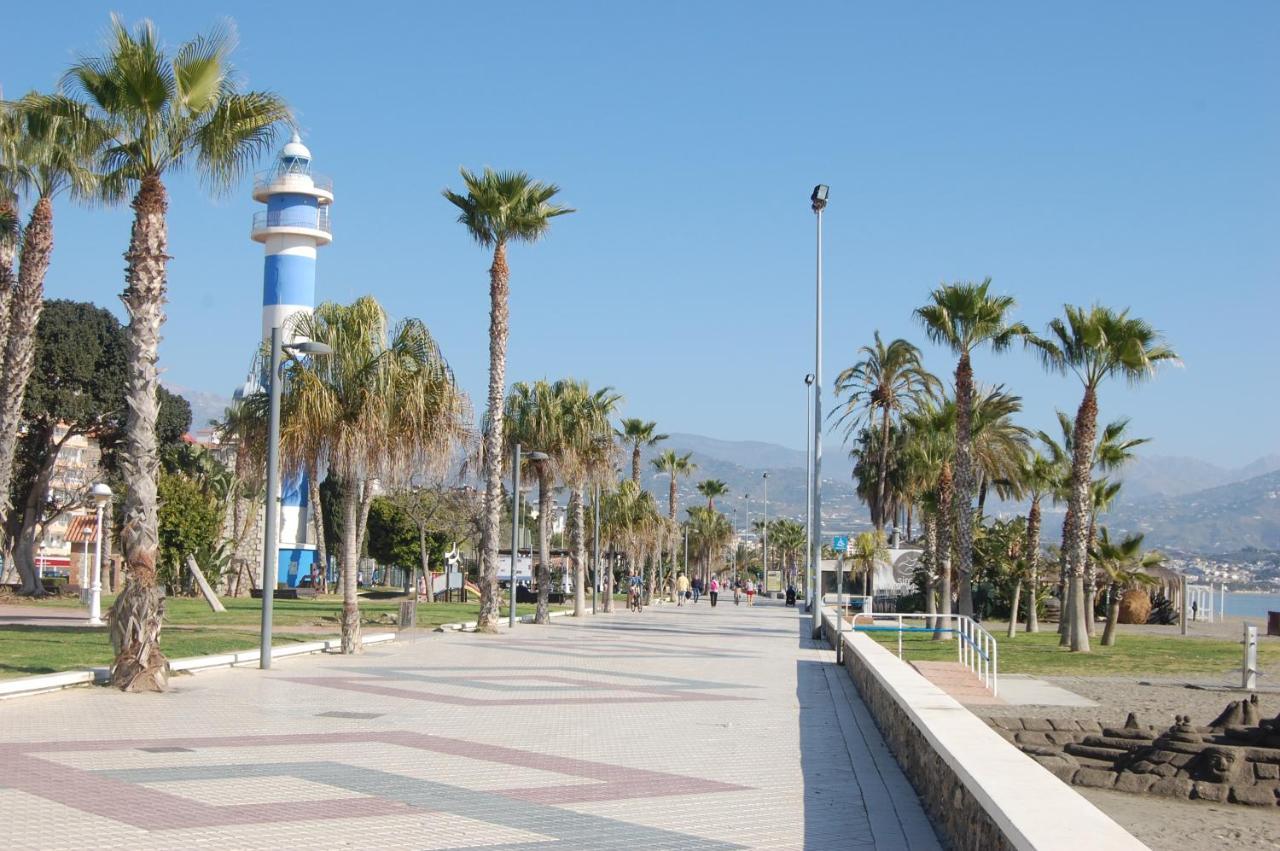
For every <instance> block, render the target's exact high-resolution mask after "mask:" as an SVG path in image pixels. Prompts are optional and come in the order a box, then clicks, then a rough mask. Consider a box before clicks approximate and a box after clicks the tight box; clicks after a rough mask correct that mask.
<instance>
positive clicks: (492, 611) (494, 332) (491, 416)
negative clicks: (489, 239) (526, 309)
mask: <svg viewBox="0 0 1280 851" xmlns="http://www.w3.org/2000/svg"><path fill="white" fill-rule="evenodd" d="M510 277H511V271H510V269H508V268H507V246H506V244H505V243H502V242H499V243H498V244H497V245H496V246H494V249H493V265H492V266H491V267H490V268H489V410H488V423H489V428H488V431H486V432H485V434H484V531H483V532H482V534H481V538H480V547H481V553H480V556H481V557H480V577H479V579H480V583H479V584H480V614H479V616H478V617H477V623H476V631H477V632H497V631H498V525H499V522H500V519H501V516H502V414H503V410H502V407H503V397H504V394H505V390H506V380H507V335H508V333H509V321H510V307H509V306H508V304H507V298H508V294H509V292H510ZM511 593H513V594H514V593H515V589H514V588H512V591H511Z"/></svg>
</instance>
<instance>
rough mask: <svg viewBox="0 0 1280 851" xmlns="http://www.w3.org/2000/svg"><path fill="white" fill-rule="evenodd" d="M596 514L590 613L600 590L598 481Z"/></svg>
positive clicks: (594, 607)
mask: <svg viewBox="0 0 1280 851" xmlns="http://www.w3.org/2000/svg"><path fill="white" fill-rule="evenodd" d="M593 508H594V511H595V515H596V522H595V526H594V527H592V529H591V532H592V537H593V538H594V539H595V541H594V543H593V544H592V549H593V550H594V551H595V552H594V556H593V558H592V561H591V566H592V569H591V614H593V615H594V614H595V613H596V597H597V595H598V594H599V592H600V483H599V482H596V499H595V505H594V507H593Z"/></svg>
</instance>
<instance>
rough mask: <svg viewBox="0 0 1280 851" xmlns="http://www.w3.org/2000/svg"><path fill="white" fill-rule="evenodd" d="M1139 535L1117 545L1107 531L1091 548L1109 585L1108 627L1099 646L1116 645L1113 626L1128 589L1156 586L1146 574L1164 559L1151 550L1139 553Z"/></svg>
mask: <svg viewBox="0 0 1280 851" xmlns="http://www.w3.org/2000/svg"><path fill="white" fill-rule="evenodd" d="M1142 539H1143V536H1142V535H1129V536H1127V537H1125V538H1124V539H1123V540H1121V541H1119V542H1116V541H1112V540H1111V533H1110V532H1109V531H1108V530H1107V527H1105V526H1104V527H1102V529H1101V530H1099V532H1098V540H1097V542H1096V543H1094V544H1093V545H1092V546H1091V547H1090V555H1091V557H1092V559H1093V561H1094V562H1095V563H1096V564H1097V565H1098V566H1099V567H1101V568H1102V569H1103V571H1105V572H1106V574H1107V579H1108V581H1109V583H1110V589H1109V591H1110V593H1109V597H1110V599H1109V601H1108V603H1107V626H1106V628H1105V629H1104V630H1103V631H1102V646H1104V647H1110V646H1112V645H1113V644H1115V643H1116V624H1118V623H1119V622H1120V595H1121V594H1123V593H1124V592H1125V591H1127V590H1129V589H1130V588H1136V587H1138V586H1142V585H1156V584H1158V583H1157V580H1156V578H1155V577H1154V576H1152V575H1151V574H1149V573H1147V570H1149V569H1150V568H1153V567H1158V566H1160V565H1161V564H1162V563H1163V562H1164V556H1162V555H1161V554H1160V553H1158V552H1155V551H1154V550H1152V551H1150V552H1147V553H1143V552H1142Z"/></svg>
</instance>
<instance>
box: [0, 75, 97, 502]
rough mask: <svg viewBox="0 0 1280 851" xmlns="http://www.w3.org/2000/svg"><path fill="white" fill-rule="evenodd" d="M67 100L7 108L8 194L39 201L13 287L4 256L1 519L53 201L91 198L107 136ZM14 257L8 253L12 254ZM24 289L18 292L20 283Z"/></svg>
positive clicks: (9, 227)
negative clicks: (100, 135)
mask: <svg viewBox="0 0 1280 851" xmlns="http://www.w3.org/2000/svg"><path fill="white" fill-rule="evenodd" d="M71 106H72V105H70V104H68V103H66V102H64V100H63V99H60V98H51V97H47V96H44V95H38V94H35V93H32V94H29V95H27V96H26V97H24V98H22V99H21V100H19V101H17V102H16V103H12V104H3V105H0V194H3V195H8V194H9V193H10V192H26V193H29V194H30V195H31V196H32V197H34V199H35V203H34V204H33V205H32V207H31V214H30V217H29V218H28V220H27V226H26V227H25V228H23V229H22V230H21V234H22V238H21V248H20V249H18V274H17V278H16V281H14V282H10V281H9V280H7V279H8V277H9V276H10V275H12V262H13V261H12V257H11V256H6V257H5V258H3V262H2V263H0V265H3V267H4V272H0V274H3V275H4V277H5V278H6V280H5V281H4V284H3V296H0V308H2V309H3V311H4V312H3V313H0V325H3V326H4V332H3V342H2V343H0V367H3V368H0V517H2V516H4V515H5V514H6V513H7V511H8V506H9V484H10V481H11V477H12V475H13V458H14V452H15V450H16V449H17V445H18V433H19V427H18V426H19V420H20V419H21V417H22V400H23V398H25V395H26V390H27V380H28V379H29V378H30V377H31V366H32V363H33V362H34V360H35V340H36V323H38V322H39V321H40V311H41V308H42V307H43V306H44V279H45V275H46V273H47V272H48V271H49V261H50V258H51V257H52V255H53V199H54V198H55V197H56V196H57V195H59V194H61V193H63V192H68V193H69V194H70V195H71V197H72V198H76V199H81V198H86V197H88V196H89V194H90V193H91V192H92V191H93V189H94V188H95V185H96V181H97V175H96V174H94V172H93V169H92V163H93V159H94V157H95V156H96V154H97V147H98V145H99V141H100V140H99V138H98V136H97V134H95V133H94V132H93V130H94V128H93V125H91V124H88V123H87V122H86V121H85V120H84V118H83V114H82V111H81V110H78V109H74V108H71ZM0 228H3V232H2V233H0V242H3V243H5V244H6V245H9V244H12V245H13V246H15V247H16V246H17V244H18V241H17V239H16V238H15V237H16V235H17V231H16V228H17V211H16V208H12V220H11V221H5V222H0ZM6 252H7V250H6ZM15 283H16V286H15V285H13V284H15Z"/></svg>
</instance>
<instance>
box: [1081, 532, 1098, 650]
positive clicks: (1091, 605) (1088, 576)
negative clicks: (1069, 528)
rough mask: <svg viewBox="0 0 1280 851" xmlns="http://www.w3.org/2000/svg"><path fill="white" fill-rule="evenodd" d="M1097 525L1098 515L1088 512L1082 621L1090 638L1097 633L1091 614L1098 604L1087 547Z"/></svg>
mask: <svg viewBox="0 0 1280 851" xmlns="http://www.w3.org/2000/svg"><path fill="white" fill-rule="evenodd" d="M1097 526H1098V517H1097V515H1096V514H1094V513H1093V512H1090V514H1089V535H1088V537H1087V538H1085V551H1084V622H1085V627H1086V629H1087V631H1088V633H1089V637H1090V638H1093V637H1094V636H1096V635H1097V634H1098V628H1097V623H1096V621H1097V618H1095V617H1094V614H1093V613H1094V612H1095V611H1096V610H1097V606H1098V586H1097V575H1096V571H1095V565H1094V563H1093V558H1092V557H1091V556H1090V555H1089V548H1090V547H1092V546H1093V543H1094V535H1095V534H1097Z"/></svg>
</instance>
